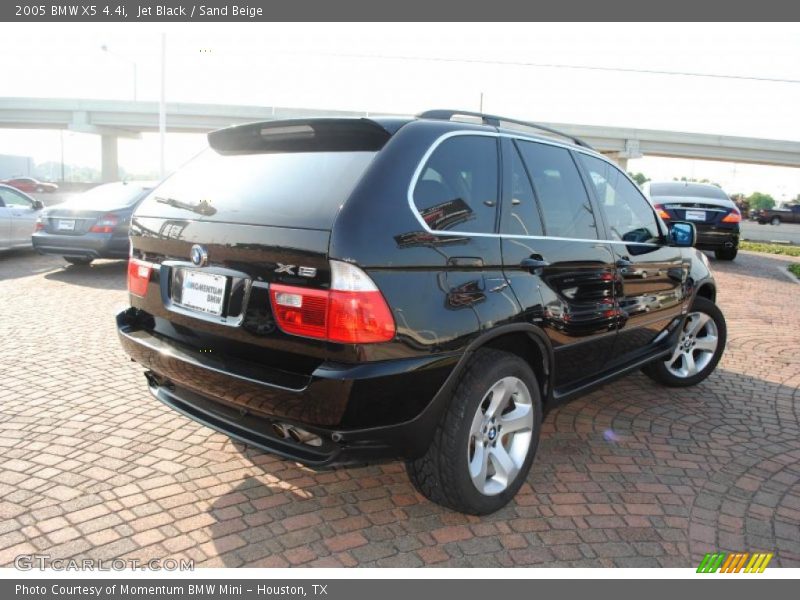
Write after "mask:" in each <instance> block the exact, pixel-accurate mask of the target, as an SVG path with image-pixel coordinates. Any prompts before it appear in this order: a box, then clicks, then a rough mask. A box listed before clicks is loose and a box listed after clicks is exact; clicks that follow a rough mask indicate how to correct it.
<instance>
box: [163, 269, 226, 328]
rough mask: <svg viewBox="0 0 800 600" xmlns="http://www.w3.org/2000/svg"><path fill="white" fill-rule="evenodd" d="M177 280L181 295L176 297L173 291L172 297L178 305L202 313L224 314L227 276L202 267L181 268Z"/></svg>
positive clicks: (217, 315)
mask: <svg viewBox="0 0 800 600" xmlns="http://www.w3.org/2000/svg"><path fill="white" fill-rule="evenodd" d="M177 280H178V281H177V283H178V284H179V286H180V295H179V296H178V297H176V294H175V293H174V292H173V298H172V301H173V302H174V303H175V304H176V305H177V306H180V307H181V308H183V309H185V310H188V311H191V312H194V313H197V314H200V315H210V316H212V317H221V316H222V312H223V310H224V308H225V298H226V296H227V292H228V285H229V278H228V277H227V276H225V275H220V274H218V273H210V272H208V271H202V270H200V269H181V270H180V273H179V277H178V278H177ZM205 288H210V289H205ZM175 291H177V290H175Z"/></svg>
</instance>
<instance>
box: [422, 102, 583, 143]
mask: <svg viewBox="0 0 800 600" xmlns="http://www.w3.org/2000/svg"><path fill="white" fill-rule="evenodd" d="M459 115H463V116H465V117H477V118H479V119H481V120H482V121H483V123H484V124H486V125H491V126H493V127H500V124H501V123H513V124H514V125H522V126H524V127H530V128H531V129H538V130H539V131H546V132H547V133H552V134H553V135H557V136H560V137H564V138H567V139H568V140H571V141H572V142H574V143H575V144H577V145H578V146H583V147H584V148H589V149H590V150H594V148H592V147H591V146H590V145H589V144H587V143H586V142H584V141H583V140H582V139H580V138H579V137H575V136H574V135H570V134H568V133H564V132H563V131H559V130H558V129H553V128H552V127H547V126H546V125H540V124H539V123H532V122H531V121H520V120H519V119H511V118H509V117H500V116H497V115H487V114H485V113H480V112H472V111H469V110H449V109H437V110H426V111H425V112H422V113H419V114H418V115H417V118H418V119H438V120H442V121H450V120H452V119H453V117H455V116H459Z"/></svg>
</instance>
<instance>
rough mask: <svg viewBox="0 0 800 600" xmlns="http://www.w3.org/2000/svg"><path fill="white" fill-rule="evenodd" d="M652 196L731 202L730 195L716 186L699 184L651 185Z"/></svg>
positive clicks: (671, 183)
mask: <svg viewBox="0 0 800 600" xmlns="http://www.w3.org/2000/svg"><path fill="white" fill-rule="evenodd" d="M650 196H680V197H686V198H715V199H717V200H730V198H728V194H726V193H725V192H723V191H722V190H721V189H720V188H718V187H717V186H715V185H702V184H697V183H683V182H680V181H676V182H674V183H673V182H670V183H651V184H650Z"/></svg>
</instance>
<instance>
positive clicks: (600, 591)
mask: <svg viewBox="0 0 800 600" xmlns="http://www.w3.org/2000/svg"><path fill="white" fill-rule="evenodd" d="M796 585H797V583H796V582H795V581H793V580H791V579H771V578H767V577H766V576H764V577H758V576H754V577H753V578H745V577H743V576H732V577H720V576H719V575H698V576H697V577H696V578H692V579H664V580H655V579H627V580H612V579H599V580H590V579H583V580H574V579H573V580H557V579H511V578H494V577H490V576H488V575H487V576H486V577H484V578H481V579H453V580H442V579H428V580H425V579H423V580H407V579H325V578H323V577H320V578H312V579H305V578H302V579H301V578H298V579H295V580H279V579H275V580H270V579H247V580H241V579H239V580H237V579H216V580H212V579H193V580H192V581H191V582H185V581H182V580H179V579H152V578H142V579H140V580H122V579H120V580H111V579H84V580H78V579H71V578H69V579H63V580H60V581H56V580H52V579H38V580H30V581H24V582H23V581H13V580H5V581H2V582H0V597H2V598H4V599H6V600H10V599H13V600H26V599H30V600H134V599H147V600H176V599H183V598H191V599H192V600H220V599H222V598H224V599H226V600H260V599H270V600H298V599H300V598H312V599H321V600H360V599H362V598H364V599H370V600H375V599H377V598H380V600H409V599H410V598H415V599H420V600H422V599H429V598H430V599H433V598H441V599H445V598H458V600H486V599H487V598H491V599H493V598H503V597H505V598H509V597H515V598H536V597H544V598H548V597H566V598H587V599H588V598H591V599H592V600H603V599H605V598H611V599H613V600H624V599H627V598H637V599H638V598H647V599H648V600H674V599H675V598H681V597H683V598H686V597H700V595H701V594H712V595H713V596H709V597H720V598H725V600H738V599H740V598H741V599H743V600H744V599H747V600H751V599H752V598H754V597H755V596H756V594H759V595H760V596H761V597H772V598H791V597H794V596H795V595H796V594H794V593H793V592H796V589H795V588H796Z"/></svg>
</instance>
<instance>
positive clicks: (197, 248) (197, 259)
mask: <svg viewBox="0 0 800 600" xmlns="http://www.w3.org/2000/svg"><path fill="white" fill-rule="evenodd" d="M189 257H190V258H191V259H192V263H193V264H195V265H197V266H198V267H202V266H204V265H205V264H206V263H208V252H206V249H205V248H203V247H202V246H201V245H199V244H195V245H194V246H192V251H191V253H190V254H189Z"/></svg>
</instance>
